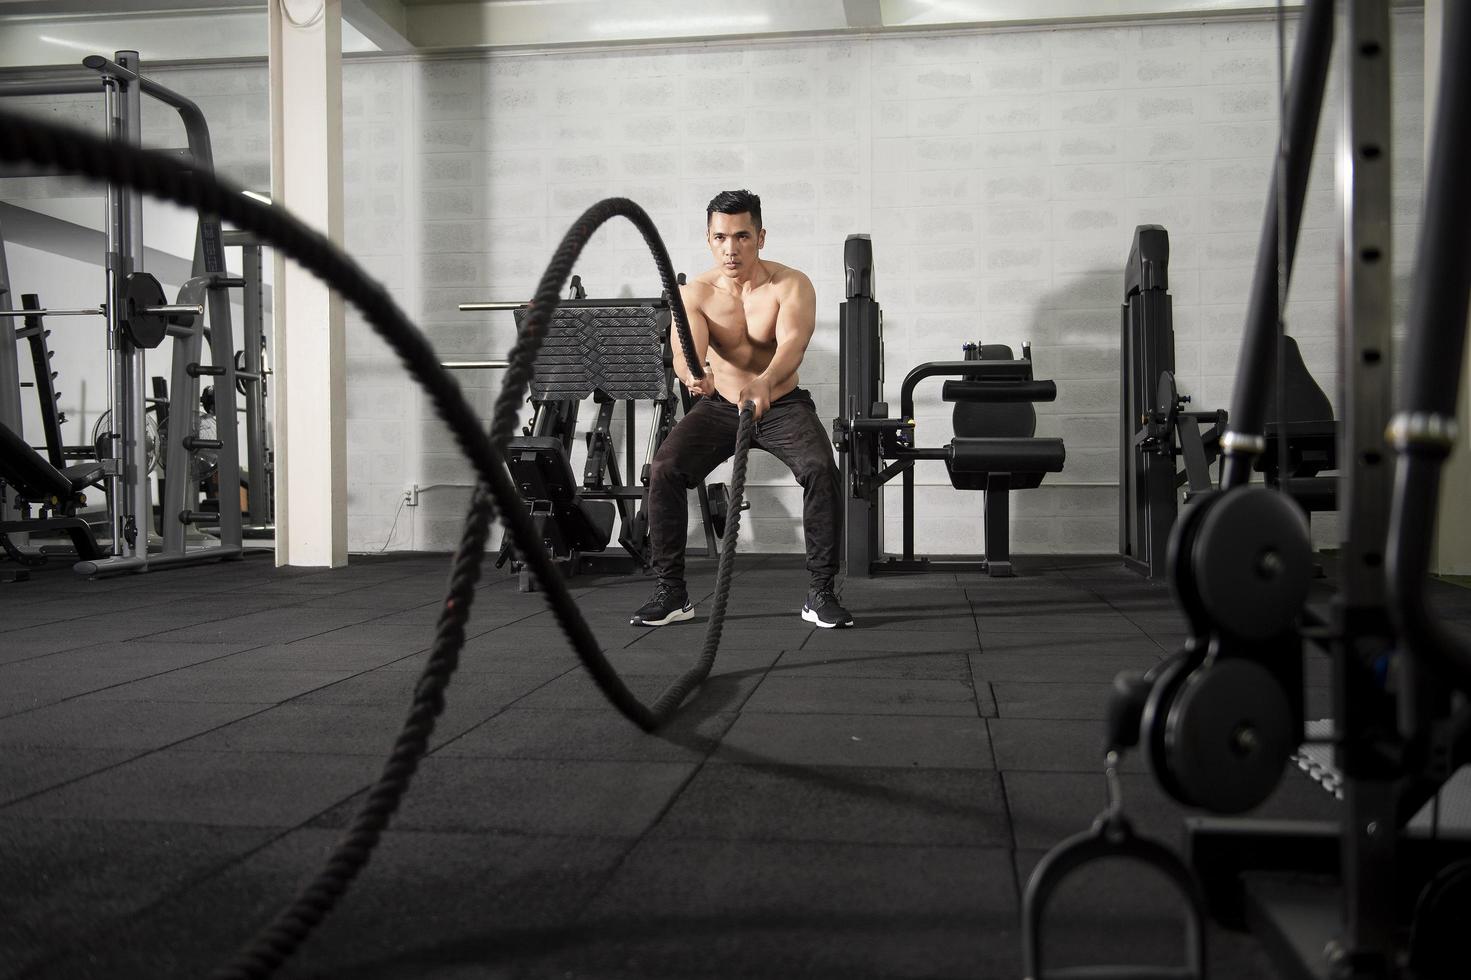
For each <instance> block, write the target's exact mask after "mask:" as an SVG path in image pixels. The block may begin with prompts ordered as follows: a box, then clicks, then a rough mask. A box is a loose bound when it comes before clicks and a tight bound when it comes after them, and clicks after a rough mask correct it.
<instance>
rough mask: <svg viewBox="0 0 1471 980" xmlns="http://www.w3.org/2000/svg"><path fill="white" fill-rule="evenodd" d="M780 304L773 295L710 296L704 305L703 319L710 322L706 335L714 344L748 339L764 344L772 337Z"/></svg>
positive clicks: (743, 341) (736, 344)
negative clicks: (741, 298)
mask: <svg viewBox="0 0 1471 980" xmlns="http://www.w3.org/2000/svg"><path fill="white" fill-rule="evenodd" d="M780 309H781V304H780V303H778V302H777V301H776V299H775V297H771V296H765V297H750V298H747V299H746V300H744V301H741V300H738V299H736V298H735V297H724V296H720V297H714V298H712V300H711V301H710V302H709V303H707V304H706V306H705V310H704V312H705V319H706V321H707V322H708V323H709V324H710V338H711V340H714V341H715V342H716V344H717V346H721V347H727V346H738V345H740V344H743V343H746V342H751V343H754V344H757V345H762V346H764V345H767V344H772V343H775V341H776V317H777V314H778V313H779V312H780Z"/></svg>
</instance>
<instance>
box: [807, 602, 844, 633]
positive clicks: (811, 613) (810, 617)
mask: <svg viewBox="0 0 1471 980" xmlns="http://www.w3.org/2000/svg"><path fill="white" fill-rule="evenodd" d="M802 619H803V620H805V621H806V622H809V623H811V624H812V625H813V626H816V627H817V628H818V629H825V630H831V629H837V628H838V627H840V626H852V625H853V620H851V619H850V620H848V621H847V622H846V623H824V622H823V621H822V620H821V619H819V618H817V610H815V609H808V608H807V607H806V606H803V607H802Z"/></svg>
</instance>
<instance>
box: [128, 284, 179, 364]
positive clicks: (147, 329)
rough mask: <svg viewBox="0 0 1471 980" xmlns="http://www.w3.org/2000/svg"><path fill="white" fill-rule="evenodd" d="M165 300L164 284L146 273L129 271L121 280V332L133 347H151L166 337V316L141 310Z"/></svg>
mask: <svg viewBox="0 0 1471 980" xmlns="http://www.w3.org/2000/svg"><path fill="white" fill-rule="evenodd" d="M167 302H168V300H167V299H165V298H164V292H163V287H162V286H160V285H159V284H158V280H157V279H155V278H153V276H151V275H149V274H148V273H146V272H131V273H129V274H128V276H127V278H126V279H124V280H123V316H122V320H123V331H124V332H125V333H126V334H127V335H128V339H129V340H131V341H132V342H133V343H134V344H135V345H136V346H138V347H143V348H146V349H148V350H152V349H153V348H155V347H157V346H158V345H159V344H161V343H163V339H164V337H166V336H168V330H169V322H168V318H167V317H165V316H163V315H162V314H160V313H147V312H144V311H145V310H146V309H147V308H148V307H150V306H163V305H164V304H165V303H167Z"/></svg>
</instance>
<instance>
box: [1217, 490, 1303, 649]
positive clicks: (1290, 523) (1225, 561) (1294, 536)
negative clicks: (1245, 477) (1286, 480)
mask: <svg viewBox="0 0 1471 980" xmlns="http://www.w3.org/2000/svg"><path fill="white" fill-rule="evenodd" d="M1190 558H1191V561H1190V567H1191V572H1192V577H1193V578H1194V584H1195V588H1196V590H1197V592H1198V593H1199V595H1200V600H1201V603H1202V605H1203V606H1204V607H1205V610H1206V612H1207V613H1208V614H1209V615H1210V617H1211V619H1212V620H1213V622H1214V623H1215V624H1217V625H1218V626H1220V627H1222V628H1224V629H1227V630H1229V631H1230V632H1232V633H1234V634H1236V635H1237V636H1240V637H1244V638H1246V639H1263V638H1265V637H1268V636H1273V635H1275V634H1277V633H1281V632H1283V631H1284V630H1286V629H1288V628H1289V627H1291V626H1292V624H1293V622H1294V621H1295V620H1296V619H1297V616H1298V614H1299V612H1301V610H1302V604H1303V601H1304V600H1305V599H1306V598H1307V594H1308V586H1309V584H1310V583H1311V581H1312V577H1313V549H1312V545H1311V543H1310V542H1309V541H1308V531H1307V521H1306V520H1305V519H1304V518H1303V516H1302V512H1301V511H1300V510H1299V509H1298V507H1297V505H1296V504H1295V503H1293V502H1292V501H1291V500H1290V499H1289V498H1288V497H1286V496H1285V495H1283V494H1280V493H1276V492H1274V491H1271V490H1267V489H1266V488H1264V487H1243V488H1240V489H1237V490H1232V491H1230V492H1228V493H1224V494H1222V495H1221V496H1220V497H1219V498H1218V500H1217V501H1216V503H1215V504H1214V506H1212V507H1211V508H1210V511H1209V513H1207V514H1205V515H1204V516H1203V517H1202V519H1201V522H1200V529H1199V531H1198V532H1197V533H1196V535H1195V540H1194V541H1193V542H1192V543H1191V548H1190Z"/></svg>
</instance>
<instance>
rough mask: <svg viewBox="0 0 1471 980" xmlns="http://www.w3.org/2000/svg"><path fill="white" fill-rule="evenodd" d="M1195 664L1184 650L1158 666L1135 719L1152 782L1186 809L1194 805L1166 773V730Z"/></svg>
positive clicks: (1194, 658) (1191, 652) (1167, 756)
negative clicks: (1147, 693) (1172, 707)
mask: <svg viewBox="0 0 1471 980" xmlns="http://www.w3.org/2000/svg"><path fill="white" fill-rule="evenodd" d="M1199 662H1200V658H1199V657H1198V656H1196V655H1194V651H1193V650H1192V649H1191V648H1189V647H1187V648H1185V649H1183V650H1180V651H1177V652H1176V653H1175V654H1173V655H1172V656H1171V657H1170V658H1169V659H1168V660H1166V661H1165V662H1164V663H1163V664H1160V665H1159V673H1158V675H1157V676H1156V677H1155V678H1154V686H1153V687H1151V688H1150V689H1149V697H1148V698H1146V699H1145V701H1144V713H1143V714H1142V715H1141V716H1140V718H1139V744H1140V746H1141V747H1142V748H1143V750H1144V757H1145V758H1146V759H1147V760H1148V761H1149V770H1150V772H1152V773H1154V781H1155V782H1157V783H1159V787H1160V789H1162V790H1164V791H1165V792H1166V793H1168V794H1169V795H1170V796H1171V797H1173V798H1174V799H1176V800H1178V801H1180V802H1181V803H1184V804H1185V805H1186V806H1194V805H1195V803H1194V802H1193V801H1192V800H1190V799H1189V798H1187V797H1186V796H1185V791H1184V789H1183V788H1182V787H1181V786H1180V784H1179V782H1178V781H1177V780H1176V779H1175V777H1174V774H1173V773H1172V772H1170V766H1169V753H1168V743H1167V738H1166V736H1167V731H1166V726H1167V724H1168V722H1169V716H1170V708H1171V706H1172V705H1173V704H1174V700H1175V696H1176V694H1177V693H1178V692H1179V690H1180V687H1181V686H1182V685H1183V684H1184V683H1185V680H1186V678H1188V677H1189V676H1190V672H1191V671H1192V670H1194V669H1195V667H1196V665H1197V664H1199ZM1152 670H1153V668H1151V671H1152ZM1146 676H1147V675H1146Z"/></svg>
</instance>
